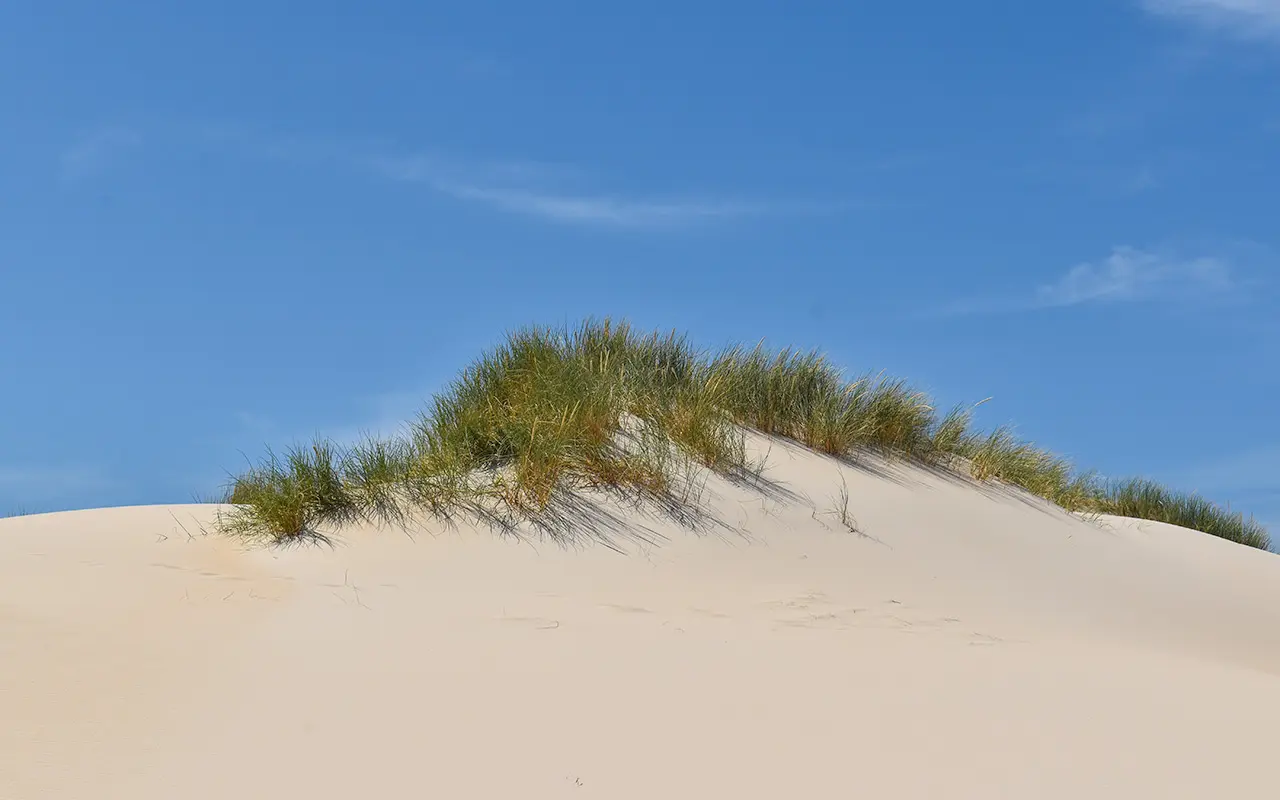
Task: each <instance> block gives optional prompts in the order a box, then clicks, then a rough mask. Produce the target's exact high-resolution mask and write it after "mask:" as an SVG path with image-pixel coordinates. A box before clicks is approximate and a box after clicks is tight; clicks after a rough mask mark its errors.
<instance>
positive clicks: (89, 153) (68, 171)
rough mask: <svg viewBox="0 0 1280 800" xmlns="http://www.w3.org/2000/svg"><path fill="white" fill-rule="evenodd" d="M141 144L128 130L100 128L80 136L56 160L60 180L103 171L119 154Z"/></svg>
mask: <svg viewBox="0 0 1280 800" xmlns="http://www.w3.org/2000/svg"><path fill="white" fill-rule="evenodd" d="M140 144H142V137H141V135H139V134H138V132H137V131H134V130H131V129H129V128H103V129H100V130H97V131H94V132H93V133H91V134H89V135H87V136H84V137H82V138H81V139H80V140H79V141H77V142H76V143H75V144H73V145H71V146H70V147H68V148H67V149H66V150H65V151H63V153H62V155H61V156H60V158H59V168H60V171H61V175H62V179H63V180H65V181H76V180H80V179H82V178H85V177H88V176H89V175H91V174H93V173H95V172H98V171H100V170H102V169H104V168H106V167H107V166H108V165H109V164H110V163H111V162H112V161H113V160H115V159H116V158H118V157H119V156H120V155H121V153H123V152H124V151H126V150H129V149H131V148H134V147H137V146H138V145H140Z"/></svg>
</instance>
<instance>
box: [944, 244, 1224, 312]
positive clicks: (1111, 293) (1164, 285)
mask: <svg viewBox="0 0 1280 800" xmlns="http://www.w3.org/2000/svg"><path fill="white" fill-rule="evenodd" d="M1237 288H1238V286H1237V283H1236V279H1235V277H1234V275H1233V273H1232V271H1231V267H1230V266H1229V265H1228V264H1227V263H1226V262H1225V261H1223V260H1222V259H1218V258H1209V257H1201V258H1193V259H1180V258H1176V257H1173V256H1170V255H1166V254H1161V253H1156V252H1153V251H1147V250H1139V249H1137V248H1133V247H1117V248H1115V249H1113V250H1112V251H1111V255H1109V256H1108V257H1107V258H1105V259H1103V260H1101V261H1097V262H1091V263H1085V264H1077V265H1075V266H1074V267H1071V268H1070V269H1068V270H1067V271H1066V272H1065V273H1064V274H1062V275H1061V276H1060V277H1059V278H1058V279H1057V280H1054V281H1052V282H1051V283H1046V284H1042V285H1040V286H1039V287H1037V288H1036V289H1035V290H1034V291H1032V292H1030V293H1029V294H1022V295H1010V296H1006V297H989V298H985V299H979V300H976V301H972V300H971V301H966V302H961V303H958V304H955V305H953V306H950V307H949V308H947V309H944V311H943V312H942V313H943V314H944V315H951V316H955V315H971V314H999V313H1009V312H1019V311H1034V310H1040V309H1050V308H1069V307H1073V306H1085V305H1102V304H1114V303H1139V302H1157V301H1166V302H1176V301H1186V300H1201V299H1205V298H1207V297H1210V296H1217V297H1222V296H1226V295H1229V294H1231V293H1232V292H1233V291H1234V290H1236V289H1237Z"/></svg>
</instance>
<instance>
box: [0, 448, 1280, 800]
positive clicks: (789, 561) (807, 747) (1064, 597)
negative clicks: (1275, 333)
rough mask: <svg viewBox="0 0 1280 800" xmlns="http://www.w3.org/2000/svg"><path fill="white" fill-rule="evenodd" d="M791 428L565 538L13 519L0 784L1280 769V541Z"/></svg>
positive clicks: (99, 518)
mask: <svg viewBox="0 0 1280 800" xmlns="http://www.w3.org/2000/svg"><path fill="white" fill-rule="evenodd" d="M771 448H772V449H771V452H770V457H769V465H770V466H769V468H768V470H767V471H766V472H765V476H764V477H765V478H766V479H767V484H765V485H762V486H757V487H750V486H739V485H733V484H731V483H728V482H726V481H724V480H722V479H720V478H715V477H712V478H709V479H708V482H707V484H706V489H705V497H704V502H705V506H704V511H705V513H704V514H703V515H702V516H700V517H699V518H698V519H697V520H695V521H694V523H695V524H694V526H693V528H692V529H691V528H690V527H688V526H686V525H682V524H681V523H679V522H677V521H675V520H673V519H671V518H669V517H666V516H663V515H660V514H656V513H652V512H644V511H641V510H637V509H635V508H632V507H630V506H628V505H626V504H623V503H619V502H615V501H609V500H603V499H601V500H599V501H598V502H597V501H595V500H592V499H591V498H587V499H584V501H583V504H582V506H581V508H579V509H578V510H577V511H575V513H577V514H579V515H580V516H579V518H578V523H577V527H576V528H575V530H576V531H577V533H578V534H579V538H578V539H577V540H576V541H575V542H574V543H572V544H571V545H569V546H563V545H561V544H558V543H555V542H551V541H546V540H538V539H536V538H528V537H525V538H516V537H510V536H508V537H505V538H504V537H501V536H497V535H495V534H494V533H493V532H491V531H490V530H488V529H486V528H479V527H475V526H470V525H460V526H458V527H455V528H453V529H448V528H446V527H444V526H440V525H434V526H430V527H427V528H423V529H421V530H418V531H415V532H414V533H413V534H412V535H409V534H406V533H405V532H402V531H397V530H377V529H374V528H368V529H353V530H345V531H342V532H341V534H340V536H338V537H337V539H336V541H335V542H334V546H333V547H332V548H326V547H316V546H306V547H296V548H288V549H281V548H268V547H261V546H254V547H251V546H247V545H246V544H244V543H242V542H239V541H236V540H231V539H227V538H225V537H221V536H218V535H216V534H213V533H207V534H206V533H203V532H202V529H205V530H208V529H210V527H211V524H212V521H213V519H214V515H215V513H216V511H217V508H216V507H214V506H197V505H191V506H167V507H161V506H148V507H136V508H118V509H105V510H93V511H81V512H68V513H58V514H47V515H39V516H31V517H19V518H13V519H6V520H0V720H3V724H2V725H0V798H5V800H8V799H9V798H13V800H27V798H68V799H69V798H77V799H79V798H129V799H130V800H172V799H173V798H191V799H195V798H238V799H240V800H244V799H247V798H292V797H297V798H309V799H311V800H319V799H320V798H374V797H377V798H513V799H514V798H645V799H646V800H648V799H649V798H735V799H736V800H742V799H743V798H791V797H795V798H854V797H874V798H1000V797H1007V798H1068V797H1070V798H1078V797H1090V798H1109V797H1117V798H1121V797H1122V798H1161V799H1162V800H1168V799H1169V798H1274V797H1276V796H1278V790H1277V786H1280V772H1278V771H1277V767H1276V756H1277V754H1278V753H1280V733H1278V732H1277V731H1280V557H1277V556H1275V555H1273V554H1270V553H1265V552H1260V551H1256V550H1251V549H1248V548H1245V547H1242V546H1239V545H1235V544H1231V543H1229V542H1225V541H1222V540H1218V539H1215V538H1213V537H1210V536H1207V535H1204V534H1200V533H1195V532H1192V531H1188V530H1184V529H1180V528H1175V527H1172V526H1168V525H1163V524H1159V523H1149V522H1147V523H1140V522H1136V521H1132V520H1122V519H1115V518H1103V519H1100V520H1097V521H1093V522H1089V521H1083V520H1081V519H1077V518H1074V517H1071V516H1069V515H1067V514H1065V513H1064V512H1061V511H1059V510H1056V509H1054V508H1051V507H1049V506H1046V505H1045V504H1043V503H1041V502H1039V501H1035V500H1031V499H1028V498H1026V497H1025V496H1023V495H1019V494H1017V493H1014V492H1011V491H1003V490H1000V489H998V488H993V487H990V486H987V487H978V486H975V485H972V484H970V483H969V482H966V481H963V480H960V479H957V478H952V477H946V476H943V475H940V474H936V473H933V472H929V471H926V470H923V469H920V468H917V467H912V466H907V465H903V464H897V465H893V464H886V463H881V462H877V461H874V460H867V461H865V462H864V463H863V464H862V465H861V466H855V465H849V464H840V463H838V462H836V461H834V460H832V459H829V458H826V457H822V456H818V455H815V454H813V453H810V452H808V451H806V450H803V449H801V448H799V447H793V446H790V445H786V444H781V443H773V444H772V445H771ZM842 481H843V483H844V485H845V486H847V488H848V493H849V498H850V499H849V504H848V512H849V516H848V517H847V518H846V519H845V520H842V519H841V515H840V513H838V506H839V505H840V500H839V498H840V494H841V485H842ZM846 522H847V523H848V524H847V525H846V524H845V523H846ZM851 528H852V530H851Z"/></svg>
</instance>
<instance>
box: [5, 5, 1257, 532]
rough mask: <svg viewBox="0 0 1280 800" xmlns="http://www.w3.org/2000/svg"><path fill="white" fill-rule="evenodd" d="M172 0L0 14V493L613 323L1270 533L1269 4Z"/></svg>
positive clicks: (138, 484)
mask: <svg viewBox="0 0 1280 800" xmlns="http://www.w3.org/2000/svg"><path fill="white" fill-rule="evenodd" d="M179 5H184V6H187V7H186V8H179ZM191 5H192V4H173V3H161V2H147V1H146V0H135V2H132V3H128V4H102V3H94V2H56V1H55V0H49V2H44V3H39V4H37V3H10V4H6V5H5V6H4V7H3V8H2V9H0V102H2V103H3V105H2V106H0V115H2V116H0V342H2V344H0V375H2V376H3V381H2V385H3V387H4V388H3V391H2V392H0V419H3V424H0V512H4V511H12V510H18V509H27V510H50V509H60V508H70V507H82V506H94V505H107V504H110V505H116V504H132V503H152V502H170V501H177V502H182V501H187V500H189V499H191V497H192V496H193V495H194V494H209V493H211V492H213V491H214V490H215V489H216V488H217V486H218V485H219V484H220V482H221V481H222V480H223V479H224V478H225V476H226V474H227V472H228V471H233V470H236V469H238V468H239V467H240V466H241V465H242V464H243V463H244V457H245V455H248V456H249V457H252V458H256V457H257V456H259V455H260V454H261V453H262V452H263V448H264V446H265V445H267V444H271V445H274V446H277V447H279V446H282V445H287V444H289V443H290V442H292V441H294V440H297V439H299V438H302V437H308V436H310V435H311V434H313V433H316V432H321V433H325V434H329V435H333V436H337V437H350V436H354V435H355V434H356V433H358V432H359V431H360V430H363V429H369V430H375V431H384V432H385V431H389V430H391V429H392V428H394V426H395V424H396V423H397V422H398V421H399V420H401V419H404V418H406V417H408V416H410V415H412V414H413V413H414V412H415V411H416V409H417V408H418V406H419V405H420V403H421V401H422V400H423V399H424V398H425V397H426V396H427V395H428V394H429V393H430V392H431V391H433V390H434V389H436V388H438V387H440V386H441V384H442V383H443V382H445V381H447V380H448V379H449V378H451V377H452V376H453V375H454V374H455V372H456V371H457V370H458V369H459V368H460V367H462V366H463V365H465V363H466V362H467V361H469V360H470V359H471V358H473V357H474V356H476V355H478V354H479V353H480V352H481V351H482V350H483V349H484V348H485V347H487V346H488V345H490V344H491V343H492V342H494V341H495V339H497V338H498V337H499V336H500V335H501V334H502V333H503V331H505V330H507V329H509V328H512V327H515V326H520V325H523V324H526V323H559V322H564V321H575V320H578V319H580V318H582V317H584V316H588V315H612V316H615V317H627V318H629V319H631V320H632V321H634V322H635V323H637V324H639V325H641V326H643V327H646V328H651V327H661V328H672V327H674V328H679V329H682V330H687V331H688V332H689V333H690V334H691V335H692V336H693V338H694V339H695V340H696V341H698V342H700V343H703V344H706V345H709V346H715V345H720V344H723V343H726V342H729V341H736V340H747V341H754V340H756V339H758V338H760V337H767V338H768V339H769V340H770V341H772V342H773V343H775V344H796V345H800V346H804V347H811V346H816V347H820V348H822V349H824V350H826V351H827V352H829V353H830V354H831V356H832V357H833V358H834V359H835V360H836V361H837V362H838V363H840V364H842V365H845V366H847V367H848V368H849V369H850V370H852V371H855V372H862V371H865V370H881V369H883V370H887V371H889V372H890V373H893V374H897V375H902V376H905V377H908V378H911V379H912V380H914V381H915V382H916V383H918V384H919V385H920V386H921V387H923V388H926V389H928V390H929V391H931V392H933V393H934V394H935V395H936V396H937V397H938V398H939V399H940V401H941V402H942V403H944V404H946V405H950V404H952V403H955V402H959V401H977V400H981V399H983V398H985V397H988V396H993V397H994V400H993V401H992V402H991V403H989V404H988V405H987V406H984V407H983V417H982V421H984V422H986V423H988V424H991V423H1000V422H1006V421H1011V422H1014V423H1016V424H1017V425H1018V428H1019V431H1020V432H1021V433H1022V434H1023V435H1024V436H1027V437H1029V438H1032V439H1035V440H1036V441H1039V442H1041V443H1043V444H1045V445H1048V446H1050V447H1052V448H1054V449H1056V450H1059V451H1061V452H1063V453H1066V454H1068V455H1070V456H1071V457H1072V458H1074V459H1076V460H1077V461H1079V462H1080V463H1083V464H1086V465H1090V466H1094V467H1097V468H1099V469H1100V470H1101V471H1102V472H1104V473H1106V474H1109V475H1128V474H1145V475H1150V476H1153V477H1156V478H1159V479H1162V480H1167V481H1171V482H1174V483H1177V484H1179V485H1181V486H1183V487H1185V488H1189V489H1198V490H1200V491H1202V492H1204V493H1206V494H1208V495H1210V496H1212V497H1214V498H1217V499H1220V500H1225V501H1231V502H1232V503H1233V505H1236V506H1239V507H1241V508H1244V509H1246V510H1249V511H1252V512H1253V513H1255V514H1256V515H1257V516H1258V517H1259V518H1261V519H1263V520H1265V521H1268V522H1271V523H1280V415H1278V414H1277V411H1276V409H1277V406H1276V401H1275V398H1276V395H1277V390H1278V389H1280V374H1278V373H1277V370H1276V363H1277V357H1276V355H1277V352H1278V346H1280V315H1277V313H1276V311H1277V307H1278V301H1280V288H1278V287H1277V281H1278V280H1280V269H1278V268H1280V240H1278V239H1277V236H1278V235H1280V233H1278V229H1277V227H1276V225H1275V213H1276V206H1277V200H1280V196H1278V193H1277V185H1278V183H1277V179H1280V100H1278V98H1280V95H1277V93H1276V91H1275V87H1276V86H1278V85H1280V0H1076V2H1071V3H1066V2H1061V3H1053V4H1049V3H994V2H986V3H983V2H978V3H955V2H942V1H941V0H936V1H934V2H928V1H926V0H921V2H915V3H874V4H873V3H827V4H809V5H807V6H804V5H796V4H780V3H761V2H750V1H749V0H738V1H737V2H732V3H729V2H722V3H708V2H703V3H699V2H680V3H668V2H650V3H632V4H626V5H625V8H624V5H623V4H618V3H610V4H604V3H585V2H582V3H568V2H555V1H552V2H543V3H537V4H534V3H517V2H498V3H485V2H478V1H475V2H469V3H465V4H463V3H457V4H447V3H435V4H423V3H411V2H407V1H406V2H368V3H362V4H354V3H351V4H343V7H344V9H345V10H338V11H330V12H329V13H321V11H320V10H317V9H311V10H308V11H307V12H306V13H302V12H300V11H299V10H298V7H297V6H296V5H295V4H288V5H286V4H285V3H283V2H277V1H276V0H257V1H256V2H253V3H247V2H234V1H228V2H223V3H218V4H203V5H204V9H205V10H203V11H195V10H192V8H191V7H190V6H191ZM606 7H607V8H606ZM1278 527H1280V526H1278Z"/></svg>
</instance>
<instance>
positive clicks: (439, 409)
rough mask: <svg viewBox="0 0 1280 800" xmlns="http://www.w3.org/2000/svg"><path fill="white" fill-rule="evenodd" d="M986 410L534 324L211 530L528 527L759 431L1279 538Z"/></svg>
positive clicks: (291, 457)
mask: <svg viewBox="0 0 1280 800" xmlns="http://www.w3.org/2000/svg"><path fill="white" fill-rule="evenodd" d="M983 402H984V403H985V402H986V401H983ZM977 405H981V403H979V404H977ZM977 405H975V406H968V407H965V406H960V407H956V408H954V409H952V410H951V411H949V412H947V413H946V414H943V415H939V414H938V413H937V412H936V410H935V406H934V404H933V401H932V400H931V399H930V397H929V396H928V395H926V394H925V393H924V392H922V391H920V390H918V389H916V388H915V387H913V386H912V385H910V384H909V383H907V382H905V381H902V380H900V379H895V378H889V377H886V376H883V375H864V376H860V377H856V378H852V379H850V378H846V377H845V375H844V373H843V372H842V371H841V370H840V369H839V368H837V367H836V366H834V365H833V364H831V363H830V361H829V360H828V359H827V358H826V357H825V356H824V355H822V354H821V353H818V352H816V351H797V350H791V349H783V350H778V351H773V350H770V349H768V348H766V347H765V346H764V345H763V344H759V345H756V346H755V347H751V348H746V347H737V346H735V347H729V348H726V349H724V350H721V351H719V352H707V351H703V350H699V349H697V348H695V347H694V346H692V345H691V344H690V343H689V341H688V339H687V338H686V337H684V336H682V335H680V334H677V333H674V332H671V333H661V332H654V333H643V332H638V331H636V330H634V329H633V328H632V327H631V326H630V325H628V324H627V323H625V322H613V321H610V320H607V319H605V320H588V321H586V322H583V323H582V324H580V325H578V326H576V327H565V328H546V327H531V328H525V329H522V330H518V331H515V332H513V333H511V334H509V335H508V336H507V338H506V340H505V341H504V342H503V343H502V344H500V345H499V346H497V347H496V348H494V349H493V350H492V351H491V352H489V353H486V354H484V355H482V356H481V357H480V358H479V359H477V360H476V361H475V362H473V363H472V364H471V365H470V366H468V367H467V368H466V369H464V370H463V371H462V373H461V374H460V375H459V376H458V377H457V378H456V379H455V380H454V381H453V382H452V383H451V384H450V385H449V386H448V387H447V388H446V389H445V390H444V391H443V392H442V393H441V394H439V395H438V396H436V397H435V398H433V399H432V400H431V401H430V402H429V404H428V405H427V407H426V409H425V410H424V411H423V413H422V414H421V415H420V416H419V418H418V419H417V420H415V421H414V422H413V423H412V424H411V425H410V426H409V430H408V433H407V434H405V435H403V436H400V437H397V438H392V439H385V440H379V439H368V440H366V441H364V442H361V443H359V444H357V445H354V446H351V447H347V448H342V447H339V446H337V445H336V444H334V443H332V442H329V441H326V440H323V439H320V440H317V441H315V442H313V443H311V444H309V445H306V446H302V447H296V448H294V449H292V450H290V451H288V452H287V453H286V454H285V455H284V456H283V457H280V456H277V455H276V454H274V453H270V452H269V453H268V454H267V456H266V458H264V459H263V460H262V461H261V462H260V463H258V464H256V465H253V466H252V467H251V468H250V469H248V470H247V471H246V472H245V473H244V474H242V475H240V476H238V477H236V478H234V479H233V480H232V482H231V484H230V485H229V487H228V490H227V498H226V499H227V501H228V503H230V504H231V508H230V510H229V511H227V512H226V513H224V514H222V515H221V516H220V518H219V522H218V525H219V527H220V528H221V529H222V530H224V531H226V532H228V533H233V534H239V535H243V536H249V537H261V538H265V539H268V540H273V541H287V540H290V539H297V538H299V537H306V536H317V535H321V534H320V531H321V530H322V529H333V528H339V527H341V526H343V525H348V524H351V523H354V522H358V521H369V522H375V523H379V524H403V523H405V522H407V521H408V520H410V519H413V518H415V517H416V516H418V515H422V514H425V515H428V516H432V517H436V518H449V517H451V516H453V515H457V514H466V513H472V512H475V513H480V512H483V511H487V512H490V513H492V512H495V511H496V512H499V513H502V514H505V515H507V516H509V517H516V518H525V519H530V520H536V519H537V518H538V517H539V516H540V515H542V514H544V513H546V512H547V510H548V509H549V508H550V507H551V506H552V505H553V503H554V502H555V501H556V500H557V498H560V497H562V496H564V495H565V494H566V493H572V492H574V491H576V490H579V489H583V488H597V489H598V488H607V489H611V490H617V491H622V492H625V493H628V494H629V495H631V496H634V497H636V498H638V499H642V500H643V499H662V498H664V497H667V496H668V495H670V494H671V493H672V492H673V491H675V490H676V489H677V487H680V486H685V487H687V486H688V485H689V471H690V470H691V469H695V468H703V469H708V470H712V471H715V472H717V473H720V474H724V475H729V476H741V475H744V474H747V473H750V472H752V471H753V466H752V465H751V464H748V459H747V450H746V440H745V432H746V431H747V430H755V431H758V432H760V433H763V434H766V435H769V436H777V437H785V438H787V439H791V440H794V441H796V442H799V443H801V444H804V445H806V446H808V447H810V448H813V449H814V450H817V451H820V452H823V453H826V454H828V455H832V456H836V457H842V458H850V457H856V456H857V455H858V454H860V453H866V452H874V453H877V454H880V455H882V456H885V457H889V458H901V459H906V460H910V461H916V462H920V463H926V464H929V465H931V466H933V467H938V468H943V469H948V470H953V471H958V472H962V473H966V474H967V475H968V476H970V477H971V478H973V479H974V480H977V481H984V482H988V481H999V482H1002V483H1004V484H1008V485H1011V486H1015V487H1018V488H1020V489H1022V490H1025V491H1027V492H1030V493H1031V494H1033V495H1036V496H1039V497H1042V498H1044V499H1046V500H1048V501H1050V502H1052V503H1055V504H1057V505H1059V506H1062V507H1063V508H1065V509H1067V510H1070V511H1079V512H1087V513H1106V514H1117V515H1121V516H1129V517H1138V518H1143V519H1152V520H1159V521H1162V522H1169V523H1172V524H1175V525H1181V526H1184V527H1188V528H1193V529H1195V530H1200V531H1203V532H1205V533H1209V534H1211V535H1214V536H1219V537H1221V538H1224V539H1229V540H1231V541H1234V542H1239V543H1241V544H1245V545H1248V546H1251V547H1258V548H1263V549H1265V548H1267V547H1268V545H1269V540H1268V536H1267V532H1266V530H1265V529H1264V528H1263V527H1262V526H1261V525H1259V524H1258V523H1256V522H1255V521H1253V520H1252V519H1246V518H1245V517H1244V516H1243V515H1241V514H1238V513H1234V512H1232V511H1230V510H1229V509H1226V508H1223V507H1221V506H1219V505H1216V504H1214V503H1212V502H1210V501H1208V500H1205V499H1203V498H1201V497H1199V496H1197V495H1193V494H1186V493H1180V492H1177V491H1174V490H1172V489H1169V488H1167V487H1164V486H1161V485H1159V484H1156V483H1154V482H1151V481H1148V480H1144V479H1133V480H1127V481H1103V480H1100V479H1098V478H1097V477H1096V476H1095V475H1093V474H1092V473H1089V472H1079V471H1077V470H1076V469H1075V468H1074V467H1073V466H1072V464H1071V463H1070V462H1069V461H1067V460H1066V459H1064V458H1062V457H1060V456H1058V455H1055V454H1053V453H1051V452H1049V451H1048V450H1045V449H1042V448H1040V447H1038V446H1036V445H1035V444H1033V443H1031V442H1028V441H1024V440H1022V439H1020V438H1019V437H1017V436H1016V435H1015V433H1014V432H1013V430H1012V429H1010V428H1007V427H1000V428H997V429H995V430H993V431H989V432H983V431H980V430H977V429H975V428H974V426H973V411H974V409H975V408H976V407H977ZM755 468H756V469H758V465H757V466H756V467H755Z"/></svg>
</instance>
